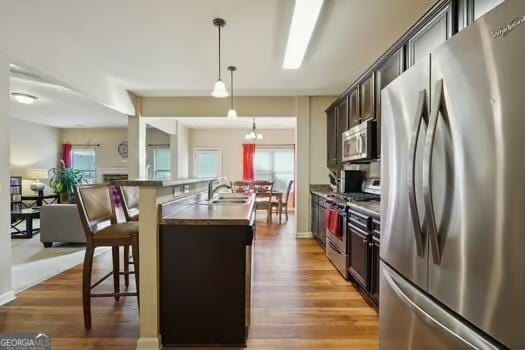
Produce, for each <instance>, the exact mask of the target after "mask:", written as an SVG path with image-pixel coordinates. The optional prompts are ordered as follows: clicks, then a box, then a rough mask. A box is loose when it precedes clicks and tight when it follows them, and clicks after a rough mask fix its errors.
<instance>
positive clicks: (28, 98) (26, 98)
mask: <svg viewBox="0 0 525 350" xmlns="http://www.w3.org/2000/svg"><path fill="white" fill-rule="evenodd" d="M11 96H13V98H14V99H15V101H16V102H18V103H23V104H25V105H32V104H33V103H35V102H36V101H37V100H38V97H36V96H33V95H29V94H24V93H22V92H12V93H11Z"/></svg>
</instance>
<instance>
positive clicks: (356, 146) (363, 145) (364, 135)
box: [342, 120, 377, 162]
mask: <svg viewBox="0 0 525 350" xmlns="http://www.w3.org/2000/svg"><path fill="white" fill-rule="evenodd" d="M376 138H377V123H376V121H375V120H367V121H366V122H363V123H361V124H359V125H356V126H354V127H353V128H351V129H349V130H347V131H345V132H343V137H342V139H343V147H342V149H343V154H342V160H343V162H348V161H358V160H368V159H373V158H376V157H377V142H376Z"/></svg>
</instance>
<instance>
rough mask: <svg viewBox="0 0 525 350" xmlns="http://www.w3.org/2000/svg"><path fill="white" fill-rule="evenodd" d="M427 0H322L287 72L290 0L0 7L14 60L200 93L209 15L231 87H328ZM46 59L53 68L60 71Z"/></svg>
mask: <svg viewBox="0 0 525 350" xmlns="http://www.w3.org/2000/svg"><path fill="white" fill-rule="evenodd" d="M431 2H432V1H431V0H395V1H393V0H326V2H325V6H324V9H323V11H322V13H321V17H320V19H319V22H318V25H317V28H316V30H315V32H314V36H313V39H312V42H311V44H310V47H309V49H308V51H307V53H306V57H305V60H304V63H303V66H302V68H301V69H299V70H295V71H287V70H284V69H282V60H283V56H284V50H285V45H286V40H287V35H288V28H289V23H290V20H291V13H292V9H293V4H294V2H293V0H264V1H256V0H192V1H189V0H185V1H184V0H150V1H145V0H112V1H103V0H92V1H80V0H73V1H72V0H53V1H9V2H7V3H6V4H4V7H5V8H6V12H4V14H5V21H7V29H8V31H7V33H8V38H9V39H10V44H9V45H10V54H11V57H12V58H13V59H14V60H15V63H18V62H17V60H19V63H20V64H22V65H23V64H24V63H27V62H31V63H34V64H35V65H39V63H40V64H41V65H42V66H44V65H45V66H46V68H50V67H51V66H53V64H54V63H55V62H62V63H63V62H74V65H73V66H72V67H68V69H69V72H71V71H72V70H73V69H80V70H85V71H86V72H101V74H104V76H105V77H106V78H107V81H111V82H115V83H118V85H119V86H122V88H124V89H127V90H131V91H134V92H136V93H138V94H139V95H143V96H204V95H208V94H209V92H210V90H211V88H212V86H213V83H214V80H215V79H216V74H217V72H216V70H217V63H216V62H217V52H216V50H217V42H216V40H217V32H216V29H215V28H214V27H213V26H212V24H211V20H212V19H213V18H214V17H217V16H220V17H223V18H224V19H225V20H226V21H227V24H226V27H225V28H224V30H223V34H224V35H223V39H224V40H223V48H224V56H223V71H224V72H226V69H225V67H226V66H227V65H237V66H238V71H237V73H236V84H235V85H236V87H237V88H238V89H239V90H238V91H237V93H239V94H241V95H322V94H330V95H331V94H339V93H340V92H341V91H342V90H343V89H344V88H345V87H347V86H348V85H349V83H350V82H352V81H353V80H354V79H355V78H356V77H357V76H358V75H359V74H360V73H361V72H362V71H363V70H364V69H365V68H366V67H367V66H369V65H370V63H371V62H373V61H374V60H375V59H376V58H377V57H378V56H379V55H380V54H381V53H382V52H383V51H384V50H385V49H386V48H387V47H389V46H390V45H391V44H392V43H393V42H394V41H395V39H396V38H398V37H399V36H400V35H401V34H402V33H403V32H404V31H405V30H406V29H407V28H408V27H409V26H410V25H411V24H412V23H413V22H414V21H415V20H416V19H417V18H418V17H419V16H420V15H421V14H422V13H423V12H424V11H425V10H426V9H427V8H428V7H429V5H430V3H431ZM55 66H57V67H53V68H54V69H53V72H54V73H56V72H58V71H59V70H60V69H61V66H60V65H59V63H56V64H55ZM31 68H34V69H35V70H37V71H38V67H36V66H35V67H31ZM63 70H64V72H66V68H63ZM66 75H67V74H66V73H64V76H66ZM55 78H57V79H59V78H60V77H55ZM225 78H226V77H225ZM225 80H226V82H227V83H229V79H227V78H226V79H225ZM93 81H95V80H93Z"/></svg>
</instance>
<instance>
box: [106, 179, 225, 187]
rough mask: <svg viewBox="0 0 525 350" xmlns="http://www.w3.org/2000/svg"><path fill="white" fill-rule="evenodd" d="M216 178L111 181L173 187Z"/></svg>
mask: <svg viewBox="0 0 525 350" xmlns="http://www.w3.org/2000/svg"><path fill="white" fill-rule="evenodd" d="M214 180H216V178H196V177H193V178H191V177H188V178H177V179H165V180H156V179H129V180H114V181H111V184H112V185H117V186H138V187H171V186H180V185H190V184H195V183H201V182H210V181H214Z"/></svg>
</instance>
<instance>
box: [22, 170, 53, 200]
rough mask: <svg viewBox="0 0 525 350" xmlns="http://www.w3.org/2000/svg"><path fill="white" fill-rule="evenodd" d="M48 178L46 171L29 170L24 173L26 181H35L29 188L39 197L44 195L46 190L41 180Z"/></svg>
mask: <svg viewBox="0 0 525 350" xmlns="http://www.w3.org/2000/svg"><path fill="white" fill-rule="evenodd" d="M47 177H48V175H47V170H46V169H27V170H26V171H25V173H24V179H29V180H34V182H33V183H32V184H31V185H30V186H29V188H30V189H31V190H33V191H34V192H36V193H38V195H39V196H43V195H44V188H45V187H46V185H44V184H43V183H42V182H40V180H43V179H47Z"/></svg>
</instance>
